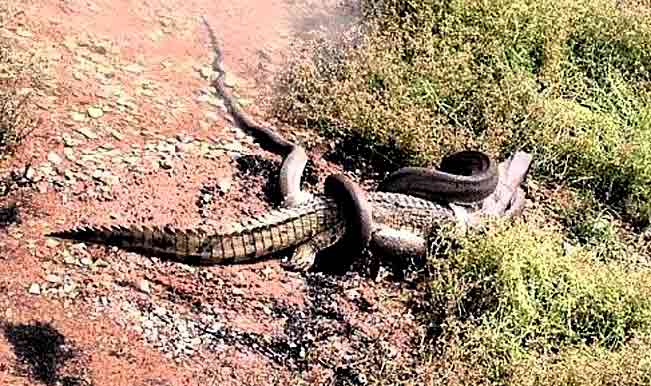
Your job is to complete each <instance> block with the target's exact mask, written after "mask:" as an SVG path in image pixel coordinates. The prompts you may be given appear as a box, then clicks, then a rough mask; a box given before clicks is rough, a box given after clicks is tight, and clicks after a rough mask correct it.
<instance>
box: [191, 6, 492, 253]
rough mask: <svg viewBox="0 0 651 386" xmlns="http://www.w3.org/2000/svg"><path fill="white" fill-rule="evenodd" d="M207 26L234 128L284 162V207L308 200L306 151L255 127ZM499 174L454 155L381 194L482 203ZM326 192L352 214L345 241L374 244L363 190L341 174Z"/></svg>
mask: <svg viewBox="0 0 651 386" xmlns="http://www.w3.org/2000/svg"><path fill="white" fill-rule="evenodd" d="M203 21H204V24H205V26H206V28H207V30H208V33H209V35H210V39H211V44H212V46H213V51H214V52H215V58H214V60H213V70H214V71H215V72H216V73H217V77H216V79H215V81H214V84H213V86H214V87H215V89H216V91H217V92H218V93H219V94H220V95H221V97H222V98H223V100H224V102H225V105H226V107H227V109H228V110H229V111H230V113H231V115H232V116H233V118H234V119H235V121H236V123H237V124H238V125H239V126H240V127H241V128H242V129H243V130H245V131H247V132H248V133H250V134H251V135H253V136H254V137H255V138H256V139H257V140H258V142H259V143H260V145H261V147H262V148H263V149H265V150H268V151H271V152H273V153H276V154H280V155H281V156H282V157H284V160H283V163H282V167H281V169H280V175H279V187H280V193H281V196H282V197H283V203H282V205H283V206H284V207H292V206H296V205H298V204H300V203H301V202H303V201H304V200H305V198H306V197H307V194H306V193H304V192H302V190H301V176H302V174H303V171H304V169H305V166H306V164H307V154H306V152H305V150H304V149H303V148H302V147H300V146H298V145H296V144H294V143H292V142H290V141H288V140H286V139H285V138H283V137H282V136H281V135H280V134H278V133H277V132H275V131H274V130H273V129H272V128H269V127H265V126H262V125H260V124H258V123H257V122H255V121H254V120H253V119H252V118H251V117H250V116H249V114H248V113H246V111H244V110H243V109H242V107H241V106H240V105H239V104H238V103H237V101H236V100H235V98H234V97H233V95H232V94H231V92H230V91H229V90H228V87H226V84H225V79H224V78H225V71H224V68H223V55H222V52H221V49H220V48H219V43H218V41H217V38H216V36H215V33H214V32H213V30H212V28H211V27H210V25H209V24H208V22H207V20H206V18H205V17H204V18H203ZM497 180H498V175H497V168H496V165H495V163H494V162H493V161H492V160H491V159H490V158H489V157H488V156H486V155H485V154H483V153H480V152H476V151H465V152H460V153H456V154H453V155H452V156H450V157H448V158H446V159H444V160H443V162H442V164H441V170H435V169H426V168H402V169H399V170H398V171H396V172H394V173H392V174H391V175H389V177H387V179H386V180H385V181H384V182H383V183H382V184H381V185H380V189H379V190H380V191H386V192H393V193H404V194H410V195H414V196H418V197H422V198H426V199H430V200H436V201H444V202H464V203H469V202H478V201H481V200H483V199H484V198H486V197H487V196H489V195H490V194H491V193H492V192H493V191H494V190H495V187H496V185H497ZM326 193H328V194H332V195H334V197H335V198H336V199H337V201H338V202H340V203H341V204H342V205H344V206H345V207H346V208H347V209H348V210H346V213H349V216H348V217H349V219H348V220H347V236H346V238H345V239H346V240H348V241H352V244H351V245H354V246H356V247H365V246H366V244H368V241H369V240H370V239H371V232H372V229H373V225H372V214H371V210H372V208H371V205H370V204H369V203H368V202H367V201H366V199H365V196H364V194H363V191H362V190H361V189H360V188H359V187H358V186H357V185H356V184H355V183H354V182H353V181H351V180H350V179H348V178H347V177H345V176H343V175H336V176H332V178H329V179H328V181H327V183H326Z"/></svg>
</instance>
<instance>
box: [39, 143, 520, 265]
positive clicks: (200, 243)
mask: <svg viewBox="0 0 651 386" xmlns="http://www.w3.org/2000/svg"><path fill="white" fill-rule="evenodd" d="M530 162H531V158H530V156H529V155H528V154H526V153H517V154H516V155H515V156H514V157H513V159H512V160H507V161H504V162H503V163H502V164H500V165H499V166H500V171H501V173H500V183H499V185H498V189H496V190H495V193H494V194H493V195H491V196H489V197H488V198H486V199H485V200H484V202H483V207H482V208H481V209H476V210H474V211H473V210H471V209H470V208H466V207H461V206H455V205H450V204H442V203H437V202H434V201H430V200H426V199H422V198H418V197H414V196H411V195H408V194H403V193H392V192H377V191H374V192H369V193H368V194H367V197H366V199H367V201H368V203H369V205H370V206H371V207H372V212H371V213H372V220H373V221H372V224H373V225H372V232H371V233H372V240H371V243H372V244H374V245H375V246H378V247H380V248H381V249H382V250H383V251H385V252H389V253H392V254H412V255H413V254H419V255H422V254H424V253H426V251H427V249H426V248H427V244H426V240H427V239H428V238H429V237H430V235H431V233H432V231H433V230H434V229H436V228H437V227H438V226H440V225H442V224H445V223H447V224H460V225H464V226H465V225H471V226H472V225H475V224H477V223H478V221H477V220H478V219H479V218H480V217H481V216H482V215H483V214H484V213H488V212H492V214H493V215H496V216H506V217H508V215H509V210H511V211H515V210H521V206H522V205H523V202H522V200H521V199H522V194H523V193H522V190H521V189H520V188H519V185H520V183H521V182H522V181H523V179H524V178H525V175H526V173H527V171H528V168H529V164H530ZM518 199H520V201H518ZM496 203H497V204H496ZM496 205H497V206H499V205H501V208H498V209H495V206H496ZM343 208H344V206H342V205H341V203H340V202H338V200H336V198H333V197H329V196H327V195H317V194H315V195H313V196H312V197H311V198H310V199H309V200H307V201H305V202H303V203H301V204H299V205H296V206H292V207H289V208H278V209H274V210H271V211H269V212H267V213H265V214H262V215H260V216H258V217H249V218H245V219H242V220H241V221H239V222H235V223H232V224H230V225H227V226H225V227H222V228H221V229H217V228H210V229H208V228H197V229H181V228H175V227H172V226H151V227H148V226H139V225H104V226H80V227H77V228H73V229H69V230H63V231H56V232H52V233H50V234H48V236H49V237H56V238H60V239H69V240H74V241H78V242H86V243H92V244H100V245H105V246H116V247H120V248H122V249H125V250H130V251H135V252H139V253H142V254H146V255H155V256H165V257H168V258H170V259H171V260H176V261H180V262H183V263H188V264H194V265H214V264H232V263H243V262H251V261H255V260H259V259H261V258H266V257H267V256H269V255H272V254H275V253H277V252H280V251H283V250H287V249H290V248H292V247H297V248H296V250H295V251H294V253H293V255H292V258H291V259H290V260H289V262H288V263H287V266H288V267H290V268H293V269H296V270H307V269H309V268H310V267H311V266H312V265H313V263H314V258H315V255H316V254H317V252H319V251H321V250H323V249H325V248H327V247H328V246H330V245H333V244H334V243H336V242H337V241H338V240H339V239H341V238H342V236H344V234H345V232H346V215H347V213H345V210H344V209H343ZM491 209H492V210H491Z"/></svg>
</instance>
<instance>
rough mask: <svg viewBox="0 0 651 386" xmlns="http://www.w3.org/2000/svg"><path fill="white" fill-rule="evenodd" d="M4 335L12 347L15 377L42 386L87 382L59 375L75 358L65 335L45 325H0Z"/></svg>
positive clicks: (74, 351)
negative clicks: (20, 376) (42, 385)
mask: <svg viewBox="0 0 651 386" xmlns="http://www.w3.org/2000/svg"><path fill="white" fill-rule="evenodd" d="M1 328H2V330H3V331H4V336H5V338H6V339H7V341H8V342H9V344H10V345H11V346H12V348H13V351H14V354H15V355H16V360H17V369H18V372H19V374H21V375H22V376H25V377H28V378H29V379H31V380H35V381H39V382H41V383H44V384H46V385H48V386H49V385H61V386H82V385H84V386H86V385H92V383H91V382H89V381H87V380H85V379H83V378H81V377H77V376H66V375H62V374H61V372H62V369H63V368H64V367H65V365H66V363H67V362H69V361H70V360H71V359H73V358H75V357H77V355H78V352H77V350H76V349H75V348H74V347H72V346H71V345H70V344H68V343H66V339H65V336H63V335H62V334H61V333H60V332H59V331H58V330H56V329H55V328H54V327H52V326H51V325H50V324H48V323H42V322H36V323H34V324H11V323H1Z"/></svg>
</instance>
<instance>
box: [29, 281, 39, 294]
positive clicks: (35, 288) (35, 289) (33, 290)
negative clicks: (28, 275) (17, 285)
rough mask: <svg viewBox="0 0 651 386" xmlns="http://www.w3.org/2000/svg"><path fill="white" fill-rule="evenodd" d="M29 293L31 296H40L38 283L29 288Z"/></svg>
mask: <svg viewBox="0 0 651 386" xmlns="http://www.w3.org/2000/svg"><path fill="white" fill-rule="evenodd" d="M29 293H30V294H32V295H40V294H41V286H40V285H39V284H38V283H32V284H31V285H30V286H29Z"/></svg>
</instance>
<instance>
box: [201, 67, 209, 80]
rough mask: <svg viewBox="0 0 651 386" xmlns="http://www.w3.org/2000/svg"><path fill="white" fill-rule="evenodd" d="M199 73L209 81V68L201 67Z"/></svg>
mask: <svg viewBox="0 0 651 386" xmlns="http://www.w3.org/2000/svg"><path fill="white" fill-rule="evenodd" d="M199 73H200V74H201V76H202V77H203V78H204V79H210V77H211V75H212V68H211V67H201V69H200V70H199Z"/></svg>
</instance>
